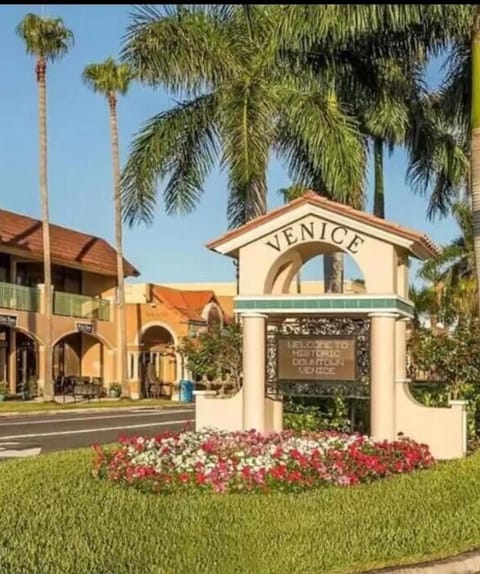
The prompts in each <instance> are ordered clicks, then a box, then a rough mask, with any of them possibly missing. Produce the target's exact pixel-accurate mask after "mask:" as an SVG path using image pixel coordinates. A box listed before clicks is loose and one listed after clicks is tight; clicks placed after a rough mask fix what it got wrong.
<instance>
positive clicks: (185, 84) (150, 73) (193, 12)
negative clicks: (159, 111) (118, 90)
mask: <svg viewBox="0 0 480 574" xmlns="http://www.w3.org/2000/svg"><path fill="white" fill-rule="evenodd" d="M224 18H225V15H224V11H222V10H220V9H219V8H217V9H215V7H212V6H209V5H202V6H187V7H186V6H183V5H174V6H171V7H170V10H168V11H166V12H165V11H164V12H162V11H160V10H158V9H157V8H155V7H152V6H147V7H140V8H137V10H136V12H135V13H133V14H132V21H131V24H130V25H129V26H128V30H127V34H126V36H125V37H124V39H123V49H122V60H123V61H124V62H127V63H128V64H130V66H131V67H132V69H133V70H134V72H135V74H136V76H137V77H138V78H139V79H140V80H141V81H142V82H144V83H146V84H148V85H153V86H157V85H162V86H164V87H166V88H167V89H171V90H173V91H175V92H180V91H184V92H187V93H188V94H192V95H194V94H199V93H201V92H202V91H205V90H207V91H208V90H211V89H212V88H213V87H215V86H216V85H218V84H219V83H222V82H225V81H226V80H227V79H228V78H229V77H231V76H232V75H234V74H235V69H236V66H237V59H236V57H235V54H234V52H233V51H232V48H233V46H234V44H235V41H236V40H235V37H228V36H227V34H226V28H225V25H223V20H224Z"/></svg>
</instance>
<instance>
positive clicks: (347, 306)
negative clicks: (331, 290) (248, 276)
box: [234, 296, 413, 317]
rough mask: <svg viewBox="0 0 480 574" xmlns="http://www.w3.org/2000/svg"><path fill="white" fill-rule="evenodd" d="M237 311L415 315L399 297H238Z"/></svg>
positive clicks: (410, 306)
mask: <svg viewBox="0 0 480 574" xmlns="http://www.w3.org/2000/svg"><path fill="white" fill-rule="evenodd" d="M234 305H235V307H234V308H235V311H240V312H241V311H257V310H262V311H268V312H279V311H304V312H305V311H317V310H318V311H322V310H325V311H326V310H329V311H330V312H332V311H350V312H351V311H355V310H358V311H364V312H366V311H370V312H374V311H391V312H399V313H401V314H402V315H407V316H409V317H411V316H413V304H412V303H410V302H407V301H404V300H402V299H400V298H398V297H384V298H378V297H372V298H371V299H369V298H365V297H363V298H361V299H358V298H355V297H352V298H348V299H347V298H345V299H337V298H335V299H333V298H323V297H322V298H318V299H315V298H313V299H312V298H309V299H304V298H299V297H298V296H297V297H292V298H278V299H275V298H258V299H254V298H252V299H236V300H235V304H234Z"/></svg>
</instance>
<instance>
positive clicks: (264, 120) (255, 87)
mask: <svg viewBox="0 0 480 574" xmlns="http://www.w3.org/2000/svg"><path fill="white" fill-rule="evenodd" d="M273 103H274V100H273V99H272V95H271V94H270V93H268V88H267V87H266V86H265V85H264V84H263V83H262V82H261V81H258V82H255V81H251V82H250V83H247V84H238V85H237V86H230V89H229V90H228V91H227V92H226V93H225V95H224V97H223V98H222V102H221V109H222V113H221V118H220V126H221V127H220V131H221V138H222V146H223V155H222V164H221V165H222V167H226V166H228V178H229V189H230V201H229V208H228V213H227V216H228V220H229V225H230V226H231V227H232V226H237V225H239V224H242V223H245V221H247V220H249V219H252V218H254V217H257V216H259V215H263V214H264V213H266V210H267V197H266V196H267V189H266V172H267V167H268V160H269V154H270V149H271V145H272V139H273V130H274V118H275V112H276V110H275V108H274V106H273ZM242 202H243V203H244V204H245V207H244V209H243V212H244V214H245V217H244V218H243V219H242V217H240V215H239V214H241V212H242V209H241V208H240V205H241V204H242Z"/></svg>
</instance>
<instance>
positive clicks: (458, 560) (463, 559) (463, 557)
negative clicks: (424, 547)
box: [358, 549, 480, 574]
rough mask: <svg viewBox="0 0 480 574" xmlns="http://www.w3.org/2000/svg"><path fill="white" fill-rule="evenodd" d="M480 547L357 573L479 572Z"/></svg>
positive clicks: (440, 573)
mask: <svg viewBox="0 0 480 574" xmlns="http://www.w3.org/2000/svg"><path fill="white" fill-rule="evenodd" d="M479 573H480V549H477V550H470V551H469V552H463V553H462V554H456V555H455V556H451V557H450V558H444V559H442V560H433V561H430V562H420V563H418V564H411V565H410V566H390V567H387V568H379V569H376V570H364V571H362V572H358V574H479Z"/></svg>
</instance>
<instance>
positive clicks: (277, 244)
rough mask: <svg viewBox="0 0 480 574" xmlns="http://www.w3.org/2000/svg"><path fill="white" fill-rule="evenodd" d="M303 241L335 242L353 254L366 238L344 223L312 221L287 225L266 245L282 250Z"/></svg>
mask: <svg viewBox="0 0 480 574" xmlns="http://www.w3.org/2000/svg"><path fill="white" fill-rule="evenodd" d="M303 241H326V242H327V243H334V244H335V245H339V246H341V247H343V248H344V249H346V250H347V251H349V252H350V253H352V254H355V253H358V248H359V247H360V246H361V245H362V243H365V239H363V238H362V237H361V236H360V235H358V234H357V233H355V232H354V231H352V230H351V229H348V228H347V227H344V226H343V225H332V224H329V223H328V222H327V221H310V222H308V223H297V224H294V225H290V226H289V227H285V229H282V230H281V231H278V232H277V233H275V235H274V236H273V238H272V239H270V240H269V241H267V242H266V245H268V246H269V247H271V248H272V249H275V251H278V252H281V251H283V250H284V249H286V248H288V247H291V246H292V245H295V244H296V243H301V242H303Z"/></svg>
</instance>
